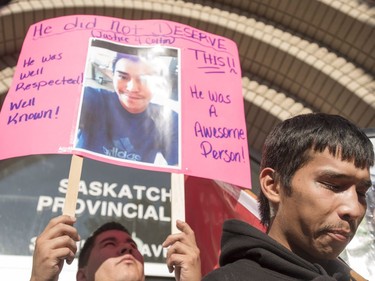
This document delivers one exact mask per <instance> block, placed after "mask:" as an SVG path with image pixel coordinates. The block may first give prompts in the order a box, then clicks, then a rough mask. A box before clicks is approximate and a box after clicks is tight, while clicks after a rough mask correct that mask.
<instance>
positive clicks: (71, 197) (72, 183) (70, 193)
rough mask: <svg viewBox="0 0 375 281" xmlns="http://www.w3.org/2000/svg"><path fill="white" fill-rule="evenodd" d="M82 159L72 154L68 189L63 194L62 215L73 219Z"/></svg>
mask: <svg viewBox="0 0 375 281" xmlns="http://www.w3.org/2000/svg"><path fill="white" fill-rule="evenodd" d="M82 162H83V157H81V156H78V155H75V154H73V155H72V161H71V162H70V170H69V179H68V189H67V191H66V194H65V202H64V209H63V214H64V215H68V216H71V217H75V211H76V205H77V198H78V188H79V181H80V179H81V171H82Z"/></svg>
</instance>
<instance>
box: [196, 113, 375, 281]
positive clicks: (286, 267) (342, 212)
mask: <svg viewBox="0 0 375 281" xmlns="http://www.w3.org/2000/svg"><path fill="white" fill-rule="evenodd" d="M373 165H374V150H373V147H372V144H371V142H370V140H369V139H368V137H367V136H366V135H365V134H364V132H362V131H361V130H359V129H358V128H357V127H356V126H355V125H354V124H352V123H351V122H349V121H348V120H346V119H345V118H343V117H340V116H337V115H329V114H323V113H316V114H313V113H312V114H306V115H299V116H296V117H293V118H291V119H288V120H286V121H284V122H282V123H280V124H278V125H277V126H276V127H275V128H274V129H273V130H272V131H271V133H270V134H269V135H268V137H267V139H266V141H265V144H264V147H263V154H262V160H261V172H260V176H259V179H260V187H261V192H260V197H259V202H260V214H261V221H262V223H263V224H264V225H265V226H266V227H267V234H265V233H263V232H261V231H260V230H258V229H256V228H254V227H252V226H250V225H249V224H247V223H245V222H242V221H239V220H228V221H226V222H224V225H223V235H222V241H221V243H222V245H221V256H220V266H221V267H220V268H218V269H216V270H214V271H212V272H211V273H209V274H207V275H206V276H205V277H204V278H203V280H204V281H211V280H216V281H218V280H246V281H248V280H268V281H272V280H275V281H279V280H363V279H361V277H360V276H358V274H357V273H355V272H354V271H353V270H351V269H350V268H349V266H347V265H346V264H345V263H344V262H343V261H342V260H341V259H340V258H339V254H340V253H341V252H342V251H343V250H344V248H345V247H346V245H347V244H348V243H349V242H350V240H351V239H352V238H353V236H354V234H355V232H356V230H357V227H358V226H359V224H360V222H361V220H362V219H363V217H364V215H365V212H366V192H367V190H368V189H369V188H370V186H371V180H370V172H369V168H370V167H371V166H373Z"/></svg>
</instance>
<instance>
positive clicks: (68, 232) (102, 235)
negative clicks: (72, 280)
mask: <svg viewBox="0 0 375 281" xmlns="http://www.w3.org/2000/svg"><path fill="white" fill-rule="evenodd" d="M75 221H76V219H75V218H72V217H70V216H67V215H61V216H59V217H55V218H53V219H51V220H50V222H49V223H48V225H47V226H46V228H45V229H44V231H43V232H42V233H41V234H40V235H39V236H38V238H37V240H36V244H35V251H34V255H33V267H32V273H31V278H30V281H49V280H58V277H59V274H60V272H61V270H62V269H63V265H64V260H66V262H67V263H68V264H71V263H72V261H73V259H74V257H75V253H76V251H77V246H76V242H77V241H79V240H80V237H79V235H78V232H77V229H76V228H75V227H74V226H73V225H74V223H75ZM177 228H178V229H180V230H181V233H178V234H173V235H170V236H168V238H167V240H166V241H165V242H164V246H165V247H169V249H168V254H167V256H168V258H167V265H168V268H169V270H170V272H173V270H175V276H176V280H177V281H198V280H200V277H201V272H200V257H199V249H198V247H197V246H196V243H195V237H194V232H193V231H192V229H191V228H190V226H189V225H188V224H187V223H185V222H181V221H177ZM177 241H179V243H175V242H177ZM76 280H77V281H103V280H106V281H144V280H145V275H144V259H143V256H142V254H141V253H140V252H139V250H138V248H137V245H136V243H135V242H134V240H133V239H132V238H131V236H130V234H129V231H128V230H127V229H126V228H125V227H124V226H123V225H121V224H120V223H117V222H108V223H105V224H103V225H102V226H100V227H99V228H98V229H97V230H95V231H94V232H93V234H92V235H91V236H90V237H89V238H88V239H87V240H86V242H85V244H84V246H83V248H82V249H81V251H80V254H79V258H78V271H77V275H76Z"/></svg>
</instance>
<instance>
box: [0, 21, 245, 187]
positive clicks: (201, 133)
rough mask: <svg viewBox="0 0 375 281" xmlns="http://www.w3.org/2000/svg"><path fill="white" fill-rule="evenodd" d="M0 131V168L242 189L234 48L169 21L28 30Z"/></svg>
mask: <svg viewBox="0 0 375 281" xmlns="http://www.w3.org/2000/svg"><path fill="white" fill-rule="evenodd" d="M0 130H1V138H0V159H6V158H11V157H18V156H23V155H31V154H56V153H62V154H77V155H81V156H85V157H89V158H93V159H96V160H99V161H105V162H108V163H112V164H116V165H123V166H129V167H135V168H141V169H149V170H155V171H163V172H171V173H183V174H187V175H192V176H197V177H203V178H211V179H217V180H221V181H224V182H228V183H233V184H236V185H239V186H243V187H250V164H249V157H248V148H247V138H246V135H247V134H246V125H245V118H244V114H243V98H242V86H241V69H240V63H239V58H238V51H237V47H236V44H235V43H234V42H233V41H231V40H229V39H227V38H224V37H220V36H217V35H214V34H210V33H207V32H204V31H200V30H198V29H195V28H193V27H190V26H188V25H183V24H180V23H176V22H171V21H164V20H138V21H135V20H123V19H117V18H111V17H102V16H88V15H73V16H65V17H60V18H54V19H49V20H45V21H42V22H39V23H36V24H34V25H32V26H31V27H30V28H29V31H28V33H27V35H26V38H25V40H24V44H23V47H22V51H21V54H20V57H19V61H18V64H17V68H16V72H15V75H14V78H13V82H12V86H11V88H10V90H9V92H8V94H7V97H6V100H5V102H4V105H3V107H2V111H1V113H0Z"/></svg>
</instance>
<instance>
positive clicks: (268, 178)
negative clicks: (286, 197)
mask: <svg viewBox="0 0 375 281" xmlns="http://www.w3.org/2000/svg"><path fill="white" fill-rule="evenodd" d="M275 176H276V175H275V170H274V169H271V168H264V169H263V170H262V171H261V172H260V174H259V182H260V188H261V189H262V192H263V194H264V195H265V196H266V197H267V199H268V200H269V201H270V203H273V204H278V203H279V202H280V184H279V181H278V180H277V179H276V178H275Z"/></svg>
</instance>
